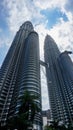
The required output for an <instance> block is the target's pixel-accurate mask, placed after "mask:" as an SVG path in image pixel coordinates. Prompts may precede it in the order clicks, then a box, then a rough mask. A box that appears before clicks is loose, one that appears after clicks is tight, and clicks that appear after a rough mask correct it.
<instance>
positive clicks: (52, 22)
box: [0, 0, 73, 109]
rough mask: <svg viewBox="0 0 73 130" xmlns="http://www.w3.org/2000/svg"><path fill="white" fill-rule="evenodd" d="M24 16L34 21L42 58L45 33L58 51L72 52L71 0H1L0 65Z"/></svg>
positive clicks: (43, 90) (72, 8)
mask: <svg viewBox="0 0 73 130" xmlns="http://www.w3.org/2000/svg"><path fill="white" fill-rule="evenodd" d="M26 20H30V21H31V22H32V23H33V25H34V28H35V30H36V31H37V32H38V34H39V40H40V57H41V59H43V43H44V38H45V36H46V34H49V35H51V36H52V37H53V38H54V40H55V41H56V43H57V45H58V47H59V49H60V51H64V50H70V51H72V52H73V0H0V66H1V64H2V62H3V60H4V57H5V55H6V53H7V51H8V49H9V47H10V45H11V42H12V40H13V38H14V36H15V33H16V31H17V30H18V29H19V26H20V25H21V24H22V23H23V22H25V21H26ZM71 58H72V60H73V54H72V56H71ZM44 78H45V77H44V74H43V75H42V82H43V85H42V88H43V89H42V93H43V96H42V97H43V104H44V105H43V109H47V108H48V101H47V96H46V94H47V89H46V85H45V84H46V81H45V80H43V79H44Z"/></svg>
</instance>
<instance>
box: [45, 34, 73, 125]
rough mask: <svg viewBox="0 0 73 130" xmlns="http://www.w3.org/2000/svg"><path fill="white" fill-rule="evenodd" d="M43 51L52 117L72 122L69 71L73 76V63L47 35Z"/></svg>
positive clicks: (72, 112) (72, 104)
mask: <svg viewBox="0 0 73 130" xmlns="http://www.w3.org/2000/svg"><path fill="white" fill-rule="evenodd" d="M44 51H45V52H44V57H45V62H46V63H47V67H46V76H47V84H48V93H49V98H50V106H51V112H52V118H53V119H54V120H58V121H62V122H63V123H64V124H67V125H68V124H69V123H72V122H73V110H72V108H73V99H72V97H73V93H72V88H73V84H72V80H71V77H70V75H69V73H70V74H71V76H72V78H73V63H71V62H70V59H69V57H68V58H66V57H67V56H65V54H61V53H60V51H59V49H58V47H57V45H56V43H55V41H54V40H53V39H52V38H51V37H50V36H49V35H47V36H46V38H45V45H44ZM70 66H71V67H70ZM64 67H65V68H64ZM69 68H71V70H69ZM68 71H69V73H68ZM66 73H67V74H66ZM67 75H68V78H67ZM69 80H70V81H69ZM70 97H71V98H70Z"/></svg>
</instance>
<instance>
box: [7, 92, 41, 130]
mask: <svg viewBox="0 0 73 130" xmlns="http://www.w3.org/2000/svg"><path fill="white" fill-rule="evenodd" d="M21 100H22V103H21V106H20V109H19V113H18V115H17V116H16V117H13V118H12V119H11V120H10V122H9V123H8V124H9V125H8V126H9V128H11V129H14V128H17V129H18V130H27V129H28V126H32V125H33V122H34V118H35V114H37V113H38V112H40V108H39V106H38V105H37V104H36V101H35V100H38V96H35V95H34V94H31V93H30V92H28V91H25V92H24V95H23V96H22V97H21Z"/></svg>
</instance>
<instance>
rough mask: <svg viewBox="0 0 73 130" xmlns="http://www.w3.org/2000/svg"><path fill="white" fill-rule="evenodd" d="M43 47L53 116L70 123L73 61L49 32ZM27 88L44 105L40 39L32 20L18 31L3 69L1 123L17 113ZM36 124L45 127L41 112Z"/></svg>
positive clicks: (39, 129) (0, 71) (0, 72)
mask: <svg viewBox="0 0 73 130" xmlns="http://www.w3.org/2000/svg"><path fill="white" fill-rule="evenodd" d="M44 51H45V52H44V57H45V62H46V66H45V67H46V76H47V83H48V91H49V97H50V105H51V113H52V118H53V119H54V120H58V121H63V123H64V124H67V125H68V124H69V123H72V122H73V63H72V61H71V59H70V57H69V55H68V52H67V51H65V52H64V53H60V51H59V50H58V48H57V45H56V43H55V42H54V40H53V39H52V38H51V37H50V36H49V35H47V36H46V39H45V46H44ZM26 90H28V91H29V92H30V94H35V95H36V96H38V97H39V99H38V100H36V101H35V102H36V104H37V105H38V106H39V107H40V108H41V85H40V56H39V39H38V34H37V33H36V32H35V31H34V29H33V25H32V24H31V22H29V21H27V22H25V23H24V24H23V25H22V26H21V27H20V29H19V31H18V32H17V33H16V36H15V38H14V40H13V42H12V45H11V47H10V49H9V51H8V53H7V55H6V58H5V60H4V62H3V64H2V67H1V69H0V122H1V125H2V126H3V125H5V124H6V122H7V120H9V119H11V118H12V117H13V116H14V115H17V114H18V111H19V108H20V106H21V98H20V97H21V96H22V95H23V94H24V91H26ZM34 125H35V126H36V129H37V130H42V114H41V112H39V113H37V114H36V116H35V119H34Z"/></svg>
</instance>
